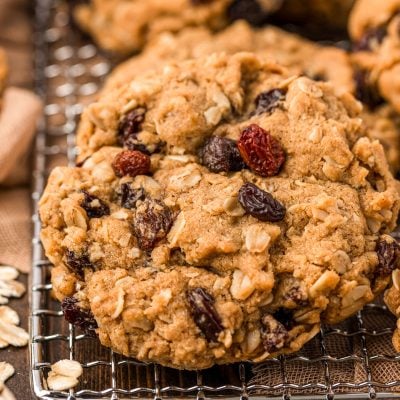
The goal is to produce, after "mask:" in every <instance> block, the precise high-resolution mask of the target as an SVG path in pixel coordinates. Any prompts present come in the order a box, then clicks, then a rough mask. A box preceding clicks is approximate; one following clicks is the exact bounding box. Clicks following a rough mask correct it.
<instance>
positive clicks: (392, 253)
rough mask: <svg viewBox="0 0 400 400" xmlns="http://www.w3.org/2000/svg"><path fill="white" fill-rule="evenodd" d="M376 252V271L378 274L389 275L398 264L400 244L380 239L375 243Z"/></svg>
mask: <svg viewBox="0 0 400 400" xmlns="http://www.w3.org/2000/svg"><path fill="white" fill-rule="evenodd" d="M375 251H376V253H377V254H378V266H377V272H378V274H379V275H380V276H387V275H390V274H391V273H392V272H393V270H395V269H396V268H397V267H398V265H399V256H400V246H399V244H398V243H397V242H395V241H393V242H386V241H385V240H381V241H379V242H378V243H377V244H376V249H375Z"/></svg>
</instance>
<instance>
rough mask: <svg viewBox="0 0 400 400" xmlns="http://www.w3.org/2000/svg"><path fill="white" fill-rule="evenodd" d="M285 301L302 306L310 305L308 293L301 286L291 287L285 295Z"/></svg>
mask: <svg viewBox="0 0 400 400" xmlns="http://www.w3.org/2000/svg"><path fill="white" fill-rule="evenodd" d="M285 299H287V300H290V301H292V302H293V303H295V304H298V305H300V306H305V305H306V304H307V303H308V302H307V295H306V293H305V292H304V290H302V289H300V287H299V286H293V287H291V288H290V289H289V290H288V291H287V293H286V294H285Z"/></svg>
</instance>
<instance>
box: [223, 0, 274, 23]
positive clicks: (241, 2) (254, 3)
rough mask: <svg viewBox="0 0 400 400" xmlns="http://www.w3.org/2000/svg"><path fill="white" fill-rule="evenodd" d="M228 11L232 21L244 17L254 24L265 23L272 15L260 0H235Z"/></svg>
mask: <svg viewBox="0 0 400 400" xmlns="http://www.w3.org/2000/svg"><path fill="white" fill-rule="evenodd" d="M227 13H228V18H229V20H230V21H236V20H237V19H244V20H246V21H247V22H248V23H250V24H251V25H253V26H261V25H264V24H265V22H267V20H268V17H269V16H270V13H269V12H266V10H265V9H264V8H263V7H262V6H261V4H260V0H234V1H233V3H232V4H231V5H230V6H229V8H228V12H227Z"/></svg>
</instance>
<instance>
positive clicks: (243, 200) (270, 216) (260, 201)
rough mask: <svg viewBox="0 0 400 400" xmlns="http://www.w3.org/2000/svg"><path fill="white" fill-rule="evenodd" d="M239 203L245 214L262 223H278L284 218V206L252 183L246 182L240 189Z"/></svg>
mask: <svg viewBox="0 0 400 400" xmlns="http://www.w3.org/2000/svg"><path fill="white" fill-rule="evenodd" d="M239 203H240V204H241V205H242V207H243V208H244V209H245V210H246V212H247V213H249V214H250V215H252V216H253V217H254V218H257V219H258V220H260V221H263V222H278V221H282V220H283V218H285V214H286V208H285V206H283V205H282V204H281V203H280V202H279V201H278V200H276V199H274V198H273V197H272V195H271V194H270V193H268V192H265V191H264V190H262V189H260V188H259V187H258V186H256V185H254V184H253V183H249V182H247V183H245V184H244V185H243V186H242V187H241V188H240V190H239Z"/></svg>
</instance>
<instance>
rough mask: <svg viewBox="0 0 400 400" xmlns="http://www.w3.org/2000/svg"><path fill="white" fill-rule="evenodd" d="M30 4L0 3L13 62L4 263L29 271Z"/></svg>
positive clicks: (1, 160)
mask: <svg viewBox="0 0 400 400" xmlns="http://www.w3.org/2000/svg"><path fill="white" fill-rule="evenodd" d="M31 4H32V3H31V2H30V1H28V0H0V47H3V48H4V49H5V50H6V53H7V59H8V62H9V77H8V80H7V81H8V84H9V86H8V87H9V89H6V91H5V93H4V98H3V103H2V108H1V111H0V264H8V265H13V266H15V267H17V268H18V269H20V270H21V271H23V272H29V271H30V268H31V209H30V190H29V186H28V185H29V180H30V174H31V171H30V168H29V165H30V159H29V155H30V149H31V143H32V138H33V135H34V133H35V128H36V120H37V117H38V115H39V114H40V113H41V104H40V101H39V100H38V98H37V97H36V96H34V95H33V94H31V93H29V92H28V91H26V90H22V89H17V88H15V86H18V87H23V88H25V89H31V88H32V84H33V73H34V68H33V62H32V60H33V42H32V32H31V22H32V14H29V13H28V11H29V9H30V7H31Z"/></svg>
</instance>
